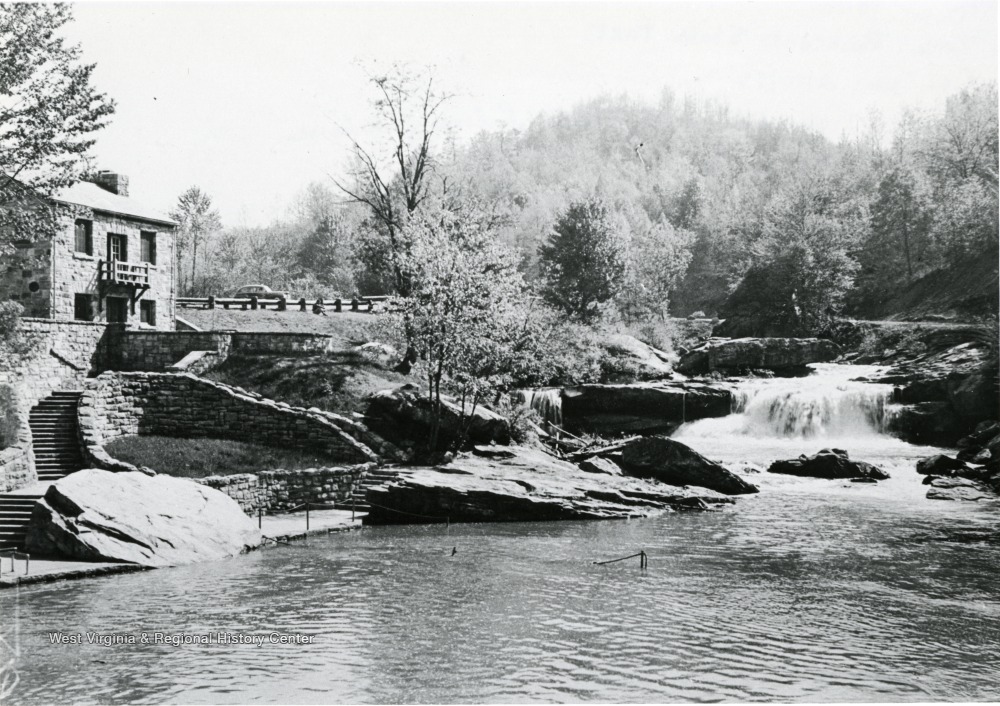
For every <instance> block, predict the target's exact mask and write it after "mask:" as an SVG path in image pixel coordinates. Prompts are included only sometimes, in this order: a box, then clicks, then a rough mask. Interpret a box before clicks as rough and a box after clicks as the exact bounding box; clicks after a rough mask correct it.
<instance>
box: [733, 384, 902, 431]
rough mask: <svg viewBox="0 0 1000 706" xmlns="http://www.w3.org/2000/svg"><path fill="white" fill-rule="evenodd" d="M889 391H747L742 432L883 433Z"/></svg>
mask: <svg viewBox="0 0 1000 706" xmlns="http://www.w3.org/2000/svg"><path fill="white" fill-rule="evenodd" d="M891 395H892V388H891V387H890V386H887V385H865V384H864V383H856V384H855V385H853V386H851V385H839V386H836V387H828V386H821V385H817V386H815V387H800V388H798V389H788V388H783V387H774V386H772V387H770V388H760V389H757V390H749V391H746V393H745V394H744V395H740V397H741V399H740V400H739V401H738V402H737V403H736V404H738V405H740V406H741V407H742V409H740V410H739V413H740V414H742V415H743V417H744V420H745V425H746V430H747V432H748V433H751V434H763V435H765V436H777V437H801V438H811V437H820V436H822V437H848V436H859V435H870V434H883V433H885V432H886V429H887V426H888V422H889V418H890V414H889V412H888V409H887V407H888V404H889V402H890V400H891Z"/></svg>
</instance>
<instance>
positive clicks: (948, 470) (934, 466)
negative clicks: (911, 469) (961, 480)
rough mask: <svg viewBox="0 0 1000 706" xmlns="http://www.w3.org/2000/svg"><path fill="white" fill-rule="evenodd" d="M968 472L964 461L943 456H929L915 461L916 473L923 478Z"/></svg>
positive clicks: (967, 466)
mask: <svg viewBox="0 0 1000 706" xmlns="http://www.w3.org/2000/svg"><path fill="white" fill-rule="evenodd" d="M969 470H970V467H969V465H968V464H967V463H965V462H964V461H961V460H959V459H957V458H952V457H951V456H945V455H944V454H937V455H936V456H929V457H927V458H922V459H920V460H919V461H917V473H919V474H921V475H924V476H953V475H962V473H964V472H966V471H969Z"/></svg>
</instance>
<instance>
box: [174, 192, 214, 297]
mask: <svg viewBox="0 0 1000 706" xmlns="http://www.w3.org/2000/svg"><path fill="white" fill-rule="evenodd" d="M170 217H171V218H173V219H174V220H175V221H177V223H178V230H177V259H178V262H180V261H181V260H182V259H183V257H184V255H185V254H187V253H188V252H190V254H191V279H190V280H187V281H185V280H184V277H183V268H181V272H182V276H181V290H182V291H184V292H185V293H189V294H190V293H192V292H194V291H195V290H196V289H199V288H201V286H200V285H199V282H198V246H199V245H202V244H204V243H205V242H206V241H207V240H208V238H209V237H210V236H211V235H212V234H214V233H215V232H216V231H218V230H220V229H221V228H222V220H221V219H220V218H219V212H218V211H216V210H215V209H214V208H213V207H212V198H211V197H210V196H209V195H208V194H206V193H205V192H204V191H202V190H201V189H200V188H198V187H197V186H192V187H191V188H189V189H188V190H187V191H185V192H184V193H183V194H181V195H180V197H179V198H178V199H177V205H176V206H175V207H174V210H173V211H171V212H170Z"/></svg>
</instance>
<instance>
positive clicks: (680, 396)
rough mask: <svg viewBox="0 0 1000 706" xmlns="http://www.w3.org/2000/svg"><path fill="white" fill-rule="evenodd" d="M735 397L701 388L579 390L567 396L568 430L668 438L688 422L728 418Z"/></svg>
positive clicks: (723, 389) (725, 390) (662, 385)
mask: <svg viewBox="0 0 1000 706" xmlns="http://www.w3.org/2000/svg"><path fill="white" fill-rule="evenodd" d="M731 403H732V391H731V390H730V389H729V387H727V386H725V385H724V384H715V385H709V384H704V383H696V382H657V383H635V384H632V385H580V386H579V387H572V388H567V389H565V390H563V392H562V418H563V421H564V424H565V426H566V428H568V429H570V430H571V431H583V432H589V433H593V434H604V435H615V434H623V433H644V434H650V433H657V432H663V433H669V432H671V431H673V430H674V429H676V428H677V427H678V426H679V425H680V424H683V423H684V422H690V421H693V420H695V419H704V418H706V417H724V416H726V415H727V414H729V413H730V411H731Z"/></svg>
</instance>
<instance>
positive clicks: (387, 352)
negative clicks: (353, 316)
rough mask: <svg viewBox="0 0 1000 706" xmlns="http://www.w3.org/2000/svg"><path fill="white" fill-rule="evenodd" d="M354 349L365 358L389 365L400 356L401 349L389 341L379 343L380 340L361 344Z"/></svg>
mask: <svg viewBox="0 0 1000 706" xmlns="http://www.w3.org/2000/svg"><path fill="white" fill-rule="evenodd" d="M353 350H354V352H355V353H357V354H358V355H360V356H362V357H363V358H366V359H368V360H371V361H374V362H377V363H381V364H382V365H388V364H389V363H390V362H392V361H394V360H397V359H398V358H399V351H397V350H396V349H395V348H393V347H392V346H390V345H389V344H388V343H379V342H378V341H369V342H368V343H363V344H361V345H360V346H355V347H354V349H353Z"/></svg>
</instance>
